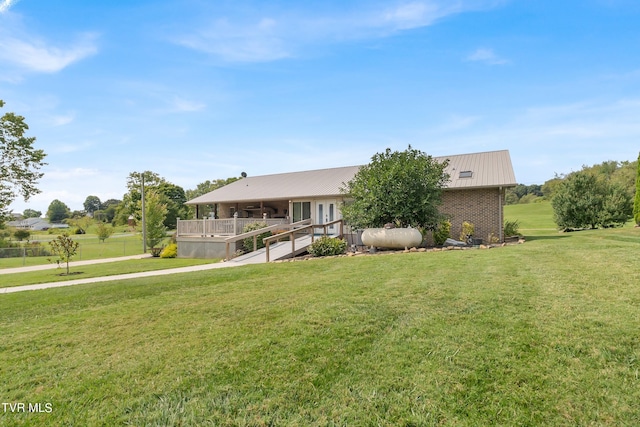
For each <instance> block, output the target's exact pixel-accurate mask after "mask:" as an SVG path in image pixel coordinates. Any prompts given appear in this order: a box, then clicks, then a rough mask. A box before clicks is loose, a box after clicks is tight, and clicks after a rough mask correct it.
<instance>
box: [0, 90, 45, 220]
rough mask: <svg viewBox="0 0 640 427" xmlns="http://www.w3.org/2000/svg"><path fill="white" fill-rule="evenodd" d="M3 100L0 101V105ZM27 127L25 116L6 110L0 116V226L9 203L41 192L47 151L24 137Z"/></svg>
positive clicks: (0, 105)
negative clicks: (38, 147)
mask: <svg viewBox="0 0 640 427" xmlns="http://www.w3.org/2000/svg"><path fill="white" fill-rule="evenodd" d="M2 107H4V101H2V100H0V108H2ZM28 129H29V126H28V125H27V123H26V122H25V120H24V117H22V116H19V115H16V114H14V113H5V114H4V115H3V116H1V117H0V225H2V224H3V223H4V221H5V219H6V218H7V216H8V215H9V213H10V212H9V205H10V204H11V203H12V202H13V201H14V200H15V199H16V198H17V197H18V196H21V197H22V198H23V199H24V200H25V201H26V200H29V198H30V197H31V196H33V195H34V194H37V193H39V192H40V190H39V189H38V188H37V187H36V185H37V183H38V180H39V179H40V178H42V175H43V173H42V172H40V169H41V168H42V166H44V165H45V164H46V163H44V158H45V156H46V154H45V153H44V151H43V150H39V149H36V148H34V143H35V141H36V138H35V137H26V136H24V134H25V132H26V131H27V130H28Z"/></svg>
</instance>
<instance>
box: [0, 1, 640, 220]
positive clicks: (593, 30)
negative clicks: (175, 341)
mask: <svg viewBox="0 0 640 427" xmlns="http://www.w3.org/2000/svg"><path fill="white" fill-rule="evenodd" d="M639 22H640V2H637V1H636V0H580V1H577V0H576V1H574V0H563V1H560V2H558V1H546V0H510V1H509V0H458V1H453V0H447V1H444V0H409V1H395V0H386V1H376V0H369V1H359V0H355V1H348V0H343V1H330V0H329V1H308V2H300V1H283V0H274V1H268V2H266V1H237V0H235V1H205V0H185V1H164V0H153V1H151V0H139V1H135V0H132V1H126V2H119V1H109V2H86V1H72V0H68V1H64V2H51V1H49V0H46V1H45V0H18V1H15V0H0V99H3V100H4V101H5V102H6V105H5V108H4V109H3V110H2V112H6V111H13V112H15V113H17V114H21V115H23V116H25V118H26V120H27V123H28V124H29V126H30V132H29V135H30V136H35V137H37V146H38V147H39V148H42V149H44V150H45V152H46V153H47V154H48V157H47V159H46V160H47V162H48V165H47V166H46V168H45V170H44V172H45V176H44V177H43V179H42V180H41V181H40V185H39V187H40V189H41V190H42V194H39V195H37V196H35V197H33V198H32V199H31V201H30V202H29V203H23V202H22V201H21V200H20V201H17V202H16V203H14V204H13V205H12V207H13V209H14V211H17V212H22V211H23V210H24V209H25V208H32V209H37V210H42V211H43V212H45V211H46V209H47V207H48V205H49V203H50V202H51V201H52V200H53V199H56V198H57V199H60V200H62V201H63V202H65V203H66V204H67V205H69V206H70V207H71V209H81V208H82V203H83V202H84V200H85V198H86V197H87V196H88V195H96V196H98V197H100V199H101V200H103V201H104V200H107V199H109V198H117V199H120V198H121V197H122V195H123V194H124V193H125V191H126V186H125V184H126V178H127V176H128V174H129V173H130V172H133V171H143V170H152V171H154V172H157V173H159V174H160V175H161V176H163V177H165V178H166V179H168V180H169V181H171V182H173V183H175V184H178V185H180V186H182V187H183V188H184V189H185V190H186V189H190V188H194V187H195V186H196V185H197V184H198V183H200V182H203V181H205V180H207V179H218V178H227V177H230V176H239V175H240V173H241V172H243V171H244V172H246V173H247V174H249V175H262V174H269V173H278V172H287V171H296V170H305V169H316V168H327V167H338V166H346V165H354V164H364V163H367V162H368V161H369V159H370V158H371V156H372V155H373V154H375V153H376V152H380V151H383V150H384V149H385V148H387V147H390V148H392V149H397V150H403V149H405V148H406V147H407V146H408V145H409V144H411V145H412V146H413V147H414V148H418V149H420V150H422V151H425V152H427V153H428V154H432V155H434V156H441V155H448V154H460V153H469V152H479V151H490V150H501V149H508V150H509V151H510V152H511V157H512V161H513V165H514V169H515V173H516V178H517V180H518V182H522V183H526V184H536V183H537V184H542V183H543V182H544V181H545V180H547V179H550V178H552V177H553V176H554V173H556V172H557V173H567V172H571V171H573V170H578V169H580V168H581V166H582V165H584V164H589V165H591V164H594V163H600V162H602V161H605V160H635V159H636V157H637V155H638V150H639V149H640V144H639V142H640V25H638V23H639Z"/></svg>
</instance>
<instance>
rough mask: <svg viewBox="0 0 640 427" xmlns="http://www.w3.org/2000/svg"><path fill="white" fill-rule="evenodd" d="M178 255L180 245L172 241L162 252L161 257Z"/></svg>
mask: <svg viewBox="0 0 640 427" xmlns="http://www.w3.org/2000/svg"><path fill="white" fill-rule="evenodd" d="M177 256H178V245H176V244H175V243H171V244H169V245H167V246H166V247H165V248H164V249H163V250H162V252H160V258H176V257H177Z"/></svg>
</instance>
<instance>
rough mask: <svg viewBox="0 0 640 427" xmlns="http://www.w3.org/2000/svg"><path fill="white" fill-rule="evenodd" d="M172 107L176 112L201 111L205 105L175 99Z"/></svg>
mask: <svg viewBox="0 0 640 427" xmlns="http://www.w3.org/2000/svg"><path fill="white" fill-rule="evenodd" d="M173 105H174V109H175V110H176V111H178V112H192V111H201V110H203V109H204V108H205V107H206V104H203V103H201V102H194V101H188V100H186V99H182V98H175V99H174V101H173Z"/></svg>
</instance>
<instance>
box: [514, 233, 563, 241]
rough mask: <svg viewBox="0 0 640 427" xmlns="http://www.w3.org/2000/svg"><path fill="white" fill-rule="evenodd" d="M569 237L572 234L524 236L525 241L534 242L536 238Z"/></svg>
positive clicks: (553, 238)
mask: <svg viewBox="0 0 640 427" xmlns="http://www.w3.org/2000/svg"><path fill="white" fill-rule="evenodd" d="M567 237H571V235H570V234H560V233H558V235H548V234H547V235H543V236H524V238H525V241H527V242H533V241H534V240H556V239H564V238H567Z"/></svg>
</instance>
